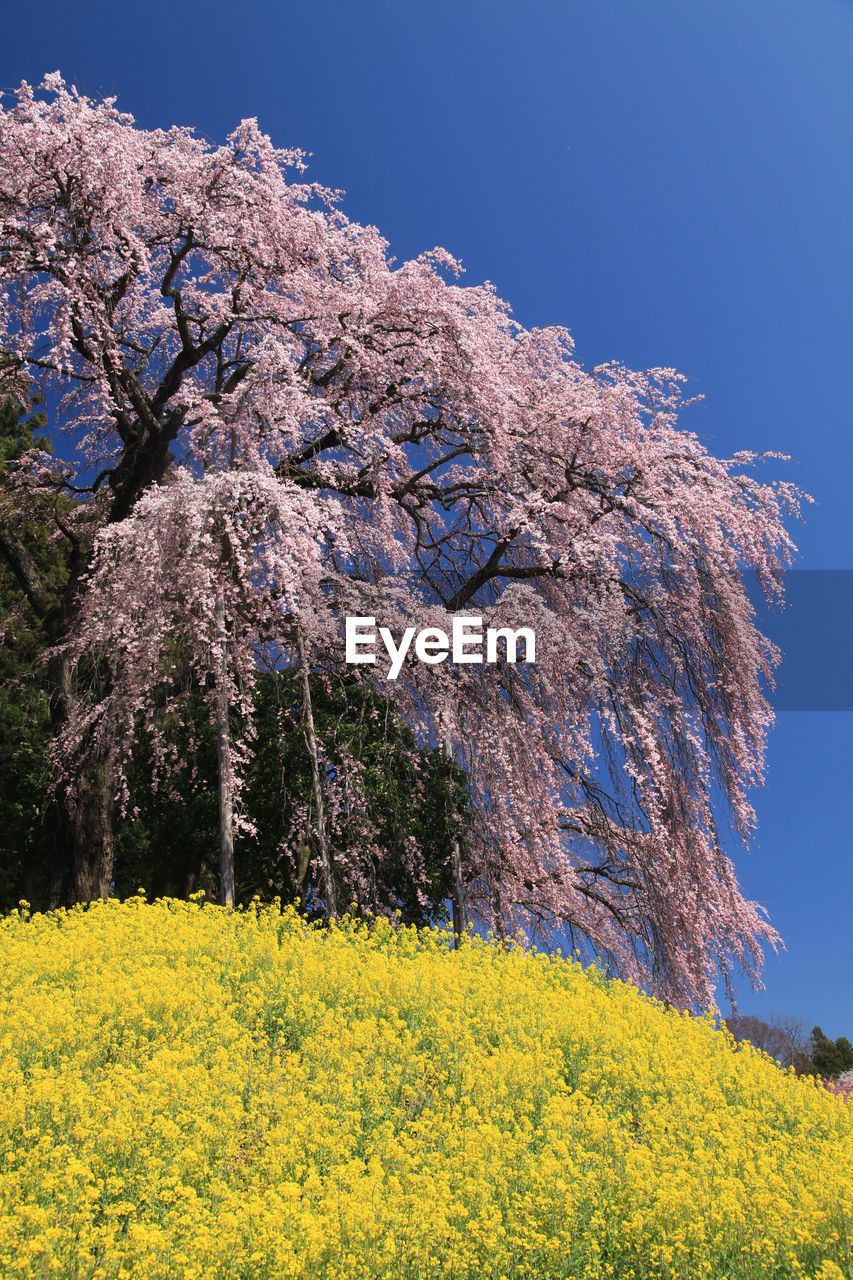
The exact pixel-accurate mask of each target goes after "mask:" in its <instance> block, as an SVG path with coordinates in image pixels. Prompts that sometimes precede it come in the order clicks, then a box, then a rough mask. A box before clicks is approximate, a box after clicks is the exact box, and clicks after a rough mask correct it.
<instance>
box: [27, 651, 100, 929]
mask: <svg viewBox="0 0 853 1280" xmlns="http://www.w3.org/2000/svg"><path fill="white" fill-rule="evenodd" d="M49 677H50V682H51V697H50V717H51V727H52V729H53V734H54V738H56V737H57V736H58V735H59V733H60V732H61V730H62V729H63V727H64V726H65V724H66V723H67V720H68V715H69V712H70V710H71V706H72V705H73V699H74V697H75V696H76V694H75V689H74V676H73V672H72V669H71V663H70V662H69V660H68V659H67V658H65V657H62V658H59V659H57V660H56V661H54V662H53V663H51V664H50V667H49ZM114 786H115V779H114V776H113V767H112V760H111V758H110V755H109V751H107V754H104V753H103V752H98V753H97V754H93V755H91V756H88V757H87V758H85V759H83V761H82V762H81V764H80V767H79V768H78V770H77V772H76V774H75V777H74V781H73V783H72V784H71V785H69V786H67V787H66V788H65V789H64V790H63V791H62V792H61V794H60V795H59V796H57V799H56V803H55V805H54V808H53V813H54V840H53V849H52V862H51V866H50V867H49V869H48V876H47V889H46V899H47V900H46V902H45V904H44V905H45V907H46V908H47V909H48V910H50V909H52V908H55V907H61V906H73V905H74V904H75V903H78V902H92V901H93V900H94V899H96V898H104V899H106V898H108V897H109V895H110V887H111V885H112V878H113V861H114V857H115V842H114V819H115V795H114Z"/></svg>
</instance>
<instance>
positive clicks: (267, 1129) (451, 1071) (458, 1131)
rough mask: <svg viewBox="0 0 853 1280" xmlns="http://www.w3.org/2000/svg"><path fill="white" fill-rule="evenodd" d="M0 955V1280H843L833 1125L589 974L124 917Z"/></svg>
mask: <svg viewBox="0 0 853 1280" xmlns="http://www.w3.org/2000/svg"><path fill="white" fill-rule="evenodd" d="M0 945H1V946H2V952H3V955H4V965H3V968H2V971H0V1274H2V1275H3V1277H5V1278H6V1280H13V1278H14V1277H19V1278H26V1280H31V1278H34V1277H40V1278H41V1277H49V1276H62V1277H69V1278H73V1280H84V1277H85V1280H131V1278H132V1277H141V1276H145V1277H146V1278H147V1280H193V1278H194V1277H198V1278H199V1280H201V1278H202V1277H203V1278H204V1280H219V1278H221V1280H226V1277H228V1278H229V1280H237V1278H238V1277H239V1278H240V1280H283V1278H284V1277H294V1278H296V1277H300V1278H301V1277H305V1278H307V1277H312V1280H313V1278H317V1280H319V1278H321V1277H322V1278H323V1280H333V1278H334V1280H358V1278H359V1277H365V1278H366V1277H388V1278H390V1277H400V1278H405V1280H415V1277H417V1278H418V1280H426V1278H427V1277H439V1276H442V1277H451V1276H452V1277H454V1280H461V1278H462V1277H477V1278H478V1280H479V1278H481V1277H485V1278H487V1280H501V1278H502V1277H503V1278H504V1280H510V1278H512V1280H521V1278H522V1277H529V1278H530V1280H534V1278H537V1277H549V1278H551V1277H554V1278H556V1277H578V1278H580V1277H583V1280H599V1278H604V1277H612V1278H614V1280H616V1278H618V1280H634V1278H635V1277H636V1278H639V1277H667V1278H668V1280H675V1278H677V1277H685V1278H686V1277H690V1278H691V1280H693V1278H694V1277H723V1276H726V1277H731V1278H734V1277H759V1276H771V1275H772V1276H774V1277H810V1278H811V1280H816V1278H817V1277H820V1280H832V1278H835V1280H838V1278H839V1277H844V1276H849V1275H850V1274H851V1272H850V1252H849V1223H850V1217H851V1213H853V1158H851V1157H853V1109H851V1108H850V1107H849V1106H848V1105H847V1104H846V1103H844V1102H843V1101H842V1100H841V1099H839V1098H835V1097H832V1096H831V1095H829V1094H828V1093H827V1092H826V1090H824V1089H822V1088H820V1087H819V1086H818V1085H816V1084H815V1082H814V1081H812V1080H802V1079H797V1078H796V1077H794V1076H793V1075H791V1074H789V1073H785V1072H783V1071H782V1070H781V1069H780V1068H779V1067H778V1066H777V1065H776V1064H775V1063H774V1062H773V1061H772V1060H771V1059H769V1058H768V1057H766V1056H764V1055H762V1054H760V1053H758V1052H757V1051H756V1050H754V1049H753V1048H752V1047H751V1046H748V1045H741V1046H735V1044H734V1042H733V1041H732V1039H731V1037H730V1036H729V1035H728V1033H727V1032H726V1031H725V1030H724V1029H723V1028H721V1027H719V1026H718V1025H717V1024H716V1023H715V1021H714V1020H713V1019H712V1018H711V1017H707V1016H706V1017H691V1016H688V1015H685V1014H679V1013H677V1012H676V1011H674V1010H670V1009H666V1008H665V1007H664V1006H663V1005H661V1004H660V1003H659V1002H657V1001H655V1000H652V999H650V998H648V997H646V996H644V995H643V994H642V993H641V992H639V991H637V990H636V989H635V988H634V987H632V986H630V985H628V984H626V983H621V982H615V981H610V980H607V979H606V978H605V977H604V975H603V973H602V972H601V971H600V970H599V969H596V968H594V967H593V968H588V969H584V968H583V967H582V966H581V965H580V964H579V963H578V962H576V961H573V960H570V959H564V958H560V957H548V956H545V955H543V954H536V953H531V952H525V951H523V950H521V949H520V948H517V947H515V946H514V945H512V944H505V943H504V944H498V943H496V942H494V941H493V940H481V939H476V938H475V939H469V940H466V941H465V942H464V944H463V945H462V946H461V947H460V948H459V949H458V950H456V951H454V950H453V949H452V946H451V939H450V937H449V935H448V934H447V933H439V932H429V931H421V932H418V931H416V930H414V929H408V928H400V929H395V928H394V926H393V925H392V924H391V923H390V922H388V921H380V922H377V923H376V924H375V925H374V926H373V927H372V928H371V927H368V926H366V925H365V924H363V923H358V922H356V921H351V920H345V921H343V922H342V923H337V924H335V925H333V926H332V927H331V928H330V929H320V928H316V927H311V926H308V925H307V924H306V923H305V922H304V921H303V920H302V919H301V918H300V917H299V916H297V915H296V914H295V913H293V912H291V911H285V912H281V911H280V910H279V907H278V906H277V905H273V906H271V907H260V906H256V907H253V908H252V909H249V910H246V911H236V912H231V911H226V910H225V909H224V908H221V907H217V906H212V905H210V904H204V905H202V904H201V903H199V902H189V903H186V902H179V901H173V900H165V901H160V902H157V903H155V904H153V905H149V904H147V903H146V902H145V901H144V900H143V899H142V898H137V899H134V900H130V901H127V902H124V903H120V902H117V901H109V902H106V903H100V904H96V905H93V906H91V907H89V908H87V909H83V908H75V909H73V910H72V911H69V912H57V913H52V914H50V915H44V916H42V915H37V916H33V917H30V916H29V915H28V913H27V912H26V911H24V910H22V911H20V912H17V913H14V914H13V915H11V916H9V917H7V918H5V919H4V920H2V921H0Z"/></svg>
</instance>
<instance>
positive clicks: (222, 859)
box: [216, 596, 234, 907]
mask: <svg viewBox="0 0 853 1280" xmlns="http://www.w3.org/2000/svg"><path fill="white" fill-rule="evenodd" d="M216 629H217V632H218V633H219V634H218V639H219V642H220V646H221V647H220V651H219V665H218V668H217V672H216V754H217V761H218V764H219V885H220V894H221V897H222V903H223V906H226V907H233V906H234V784H233V776H232V774H233V769H232V763H231V730H230V727H229V724H228V656H227V654H226V644H225V642H226V637H225V604H224V601H223V600H222V597H221V596H220V597H219V599H218V600H217V602H216Z"/></svg>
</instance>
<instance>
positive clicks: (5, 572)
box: [0, 398, 67, 911]
mask: <svg viewBox="0 0 853 1280" xmlns="http://www.w3.org/2000/svg"><path fill="white" fill-rule="evenodd" d="M44 425H45V415H44V413H43V412H41V411H40V410H38V409H35V410H34V409H33V406H27V405H25V404H24V403H23V402H22V401H19V400H15V399H12V398H7V399H4V400H0V476H2V475H3V473H4V472H5V471H6V468H7V466H8V464H9V463H10V462H14V461H15V460H16V459H18V458H20V457H21V455H22V454H23V453H25V452H26V451H27V450H29V449H32V448H38V449H43V450H45V452H49V451H50V442H49V440H47V438H46V437H45V436H43V435H42V434H40V433H41V429H42V428H43V427H44ZM33 517H34V518H33V520H32V521H31V522H30V523H29V524H28V525H27V526H26V527H25V528H20V529H19V530H18V536H19V537H20V538H21V539H22V541H23V542H24V544H25V545H26V548H27V550H28V552H29V553H30V555H31V556H32V558H33V560H34V561H35V563H36V565H37V566H38V569H39V571H40V573H41V575H42V578H43V580H44V582H45V583H46V585H47V586H48V587H49V588H50V589H51V591H52V592H53V593H54V594H55V595H56V596H57V597H58V595H59V593H60V592H61V590H62V588H63V586H64V583H65V580H66V576H67V561H66V550H65V547H64V546H62V545H59V544H57V543H56V542H55V541H53V540H52V539H51V537H50V525H49V523H48V513H47V512H46V511H42V512H37V511H35V510H34V512H33ZM0 627H2V637H0V910H2V911H5V910H9V909H10V908H11V907H13V906H15V905H17V903H18V901H19V900H20V899H21V898H22V897H26V898H27V899H28V900H38V899H39V897H40V893H41V888H42V881H43V878H44V868H45V864H46V861H47V857H48V850H49V847H50V842H51V836H52V832H51V824H50V800H49V796H48V786H49V783H50V773H51V769H50V758H49V746H50V740H51V727H50V707H49V703H48V697H47V693H46V690H45V681H44V668H43V664H42V661H41V654H42V650H43V648H44V644H45V636H44V633H43V630H42V627H41V626H40V624H39V622H38V620H37V618H36V616H35V614H34V613H33V612H32V610H31V609H30V608H29V606H28V604H27V603H26V600H25V599H24V597H23V594H22V592H21V590H20V588H19V586H18V583H17V581H16V580H15V578H14V575H13V574H12V572H11V570H10V569H9V567H8V566H7V564H6V562H5V561H4V560H3V559H0Z"/></svg>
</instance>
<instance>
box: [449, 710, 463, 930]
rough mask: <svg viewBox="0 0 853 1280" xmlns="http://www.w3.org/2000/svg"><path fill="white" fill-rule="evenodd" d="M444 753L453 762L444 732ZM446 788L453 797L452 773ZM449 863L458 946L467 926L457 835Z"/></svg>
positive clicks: (451, 745) (454, 838)
mask: <svg viewBox="0 0 853 1280" xmlns="http://www.w3.org/2000/svg"><path fill="white" fill-rule="evenodd" d="M444 754H445V756H446V758H447V760H448V762H449V764H451V765H452V764H453V744H452V743H451V741H450V734H449V733H448V734H446V735H445V738H444ZM448 789H449V791H450V795H451V802H452V797H453V778H452V775H451V776H450V777H449V779H448ZM450 865H451V873H452V877H453V880H452V884H451V899H450V901H451V906H452V908H453V940H454V943H455V945H456V946H457V947H458V946H459V942H460V939H461V937H462V935H463V933H464V932H465V929H466V928H467V925H468V921H467V919H466V917H465V884H464V881H463V879H462V848H461V846H460V844H459V837H458V836H454V837H453V847H452V849H451V851H450Z"/></svg>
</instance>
